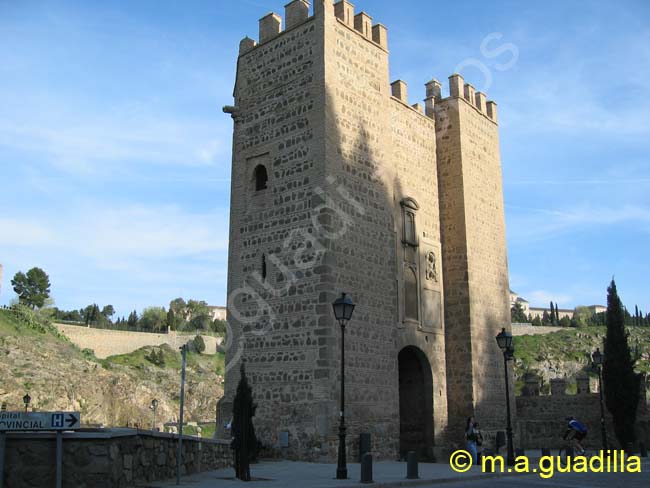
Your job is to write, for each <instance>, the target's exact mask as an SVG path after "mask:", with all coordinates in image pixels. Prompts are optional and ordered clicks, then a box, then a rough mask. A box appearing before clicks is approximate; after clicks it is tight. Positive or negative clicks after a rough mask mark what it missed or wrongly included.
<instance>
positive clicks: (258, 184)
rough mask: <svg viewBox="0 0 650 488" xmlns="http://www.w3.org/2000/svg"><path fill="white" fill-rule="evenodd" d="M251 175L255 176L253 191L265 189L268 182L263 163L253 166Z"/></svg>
mask: <svg viewBox="0 0 650 488" xmlns="http://www.w3.org/2000/svg"><path fill="white" fill-rule="evenodd" d="M253 177H254V178H255V191H261V190H266V187H267V184H268V182H269V175H268V173H267V172H266V167H264V165H263V164H258V165H257V166H256V167H255V171H254V173H253Z"/></svg>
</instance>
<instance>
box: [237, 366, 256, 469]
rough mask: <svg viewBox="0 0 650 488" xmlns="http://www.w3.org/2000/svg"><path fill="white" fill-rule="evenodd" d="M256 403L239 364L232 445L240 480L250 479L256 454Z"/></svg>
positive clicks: (244, 372) (243, 370)
mask: <svg viewBox="0 0 650 488" xmlns="http://www.w3.org/2000/svg"><path fill="white" fill-rule="evenodd" d="M256 409H257V405H256V404H255V403H254V402H253V390H252V389H251V387H250V386H249V384H248V378H246V369H245V365H244V363H243V362H242V365H241V378H240V379H239V384H238V385H237V393H236V394H235V398H234V400H233V417H232V436H233V441H232V442H233V444H232V447H233V448H234V450H235V476H236V477H237V478H238V479H240V480H242V481H250V480H251V472H250V461H254V460H255V458H256V455H257V437H256V436H255V428H254V427H253V417H254V416H255V410H256Z"/></svg>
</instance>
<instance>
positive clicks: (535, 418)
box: [515, 378, 650, 449]
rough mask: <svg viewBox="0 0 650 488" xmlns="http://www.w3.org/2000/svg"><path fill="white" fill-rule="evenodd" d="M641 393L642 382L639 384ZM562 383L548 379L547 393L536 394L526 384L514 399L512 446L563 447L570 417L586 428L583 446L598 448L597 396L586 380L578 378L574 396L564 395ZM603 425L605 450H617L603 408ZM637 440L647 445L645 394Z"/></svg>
mask: <svg viewBox="0 0 650 488" xmlns="http://www.w3.org/2000/svg"><path fill="white" fill-rule="evenodd" d="M643 385H644V386H643V390H642V391H644V390H645V382H643ZM565 391H566V380H564V379H559V378H556V379H552V380H551V394H550V395H540V394H539V386H538V387H537V388H535V387H534V382H527V384H526V388H525V389H524V394H525V395H524V396H520V397H517V399H516V400H517V428H516V434H515V446H516V447H523V448H524V449H539V448H542V447H549V448H551V449H559V448H561V447H563V445H564V441H563V440H562V436H563V435H564V433H565V431H566V426H567V422H566V420H565V418H566V417H568V416H573V417H575V418H576V419H578V420H579V421H580V422H582V423H583V424H585V425H586V426H587V428H588V429H589V432H588V434H587V437H586V439H585V441H584V442H583V444H584V445H585V447H586V448H588V449H600V448H601V431H600V395H599V393H598V392H595V393H594V392H592V391H591V389H590V385H589V380H588V379H587V378H578V394H576V395H568V394H566V393H565ZM605 425H606V428H607V439H608V442H609V444H610V445H609V446H608V447H609V448H610V449H612V448H620V447H621V446H619V444H618V442H617V440H616V436H615V434H614V427H613V424H612V418H611V415H610V414H609V412H607V408H605ZM637 441H641V442H644V443H645V445H646V446H649V445H650V415H649V414H648V406H647V403H646V398H645V395H642V397H641V402H640V404H639V409H638V411H637Z"/></svg>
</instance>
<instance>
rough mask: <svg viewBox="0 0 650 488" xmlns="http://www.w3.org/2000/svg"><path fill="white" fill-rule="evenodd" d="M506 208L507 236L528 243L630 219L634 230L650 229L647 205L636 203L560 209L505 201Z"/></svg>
mask: <svg viewBox="0 0 650 488" xmlns="http://www.w3.org/2000/svg"><path fill="white" fill-rule="evenodd" d="M506 211H507V216H508V236H509V237H510V238H512V242H513V243H522V242H525V243H530V242H532V241H536V240H544V239H550V238H553V237H556V236H558V235H560V234H566V233H574V232H580V231H582V230H583V229H586V228H590V227H605V226H610V225H619V224H629V223H633V224H635V228H636V229H637V230H641V231H645V232H648V233H650V207H643V206H638V205H620V206H617V207H605V206H600V205H592V204H583V205H579V206H575V207H573V208H570V209H563V210H553V209H544V208H530V207H522V206H516V205H506Z"/></svg>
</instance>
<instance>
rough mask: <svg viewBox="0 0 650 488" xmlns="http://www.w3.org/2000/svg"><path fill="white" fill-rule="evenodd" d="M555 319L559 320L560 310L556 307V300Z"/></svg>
mask: <svg viewBox="0 0 650 488" xmlns="http://www.w3.org/2000/svg"><path fill="white" fill-rule="evenodd" d="M555 320H556V321H557V322H559V321H560V310H559V309H558V308H557V302H555Z"/></svg>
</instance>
